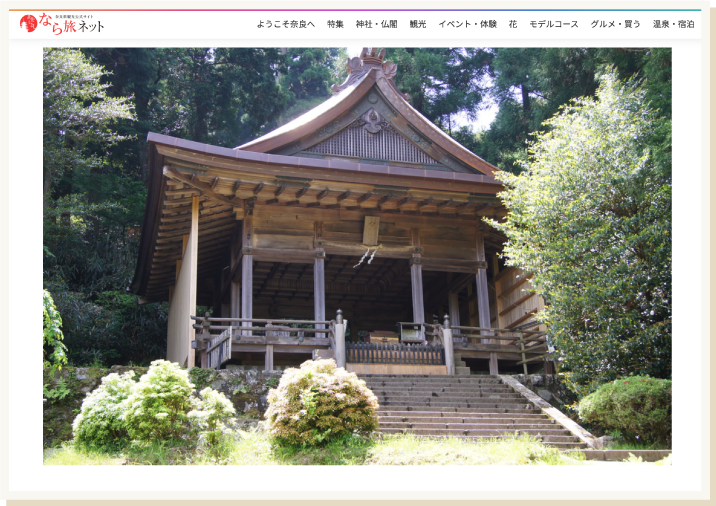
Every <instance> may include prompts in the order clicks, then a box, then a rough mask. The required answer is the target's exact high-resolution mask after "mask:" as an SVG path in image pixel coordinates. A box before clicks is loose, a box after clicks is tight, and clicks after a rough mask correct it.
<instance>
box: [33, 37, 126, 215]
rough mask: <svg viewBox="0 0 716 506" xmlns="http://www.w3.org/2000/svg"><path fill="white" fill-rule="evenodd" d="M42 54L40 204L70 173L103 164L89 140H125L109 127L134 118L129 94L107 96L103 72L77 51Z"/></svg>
mask: <svg viewBox="0 0 716 506" xmlns="http://www.w3.org/2000/svg"><path fill="white" fill-rule="evenodd" d="M42 56H43V78H44V85H43V122H42V126H43V179H44V181H43V195H44V197H45V206H47V202H48V199H49V198H50V196H51V193H52V190H53V188H54V186H55V185H56V183H57V182H58V181H59V180H60V178H62V177H63V176H64V175H65V174H66V173H68V172H71V171H82V170H84V171H87V170H89V169H91V168H94V167H97V166H99V165H101V163H102V154H101V153H97V152H92V153H91V152H89V150H88V149H87V145H88V144H89V143H90V142H101V143H102V144H104V145H111V144H114V143H116V142H118V141H120V140H123V139H125V137H124V136H122V135H120V134H118V133H117V132H116V131H114V130H113V129H112V127H113V126H114V125H115V124H116V122H117V121H118V120H120V119H133V118H134V112H133V105H132V103H131V98H130V97H110V96H108V94H107V87H108V86H109V85H108V84H104V83H102V82H101V79H102V77H103V76H105V75H106V74H107V71H106V70H105V69H103V68H102V67H101V66H99V65H95V64H93V63H91V62H90V61H89V60H88V59H87V58H86V57H85V56H84V55H83V54H82V53H81V52H80V51H78V50H76V49H68V48H57V49H52V48H45V49H44V50H43V53H42Z"/></svg>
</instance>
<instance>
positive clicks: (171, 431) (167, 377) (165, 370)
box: [123, 360, 199, 441]
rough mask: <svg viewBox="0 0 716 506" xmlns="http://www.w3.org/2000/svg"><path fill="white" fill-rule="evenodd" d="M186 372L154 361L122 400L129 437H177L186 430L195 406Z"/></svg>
mask: <svg viewBox="0 0 716 506" xmlns="http://www.w3.org/2000/svg"><path fill="white" fill-rule="evenodd" d="M193 394H194V384H193V383H192V382H191V381H190V380H189V373H188V372H187V371H186V370H184V369H182V368H181V367H179V365H178V364H176V363H173V362H168V361H166V360H155V361H154V362H152V364H151V367H150V368H149V370H148V371H147V374H145V375H144V376H142V377H141V378H140V380H139V382H138V383H137V384H136V385H135V386H134V388H133V389H132V393H131V395H130V396H129V398H128V399H127V400H126V401H125V411H124V415H123V416H124V420H125V422H126V424H127V429H128V431H129V435H130V436H131V438H132V439H138V440H140V441H150V440H153V439H180V438H181V437H182V436H185V435H186V433H187V431H188V430H189V429H190V423H189V417H188V413H189V412H190V411H192V410H194V409H196V408H198V405H199V401H198V399H196V398H195V397H194V395H193Z"/></svg>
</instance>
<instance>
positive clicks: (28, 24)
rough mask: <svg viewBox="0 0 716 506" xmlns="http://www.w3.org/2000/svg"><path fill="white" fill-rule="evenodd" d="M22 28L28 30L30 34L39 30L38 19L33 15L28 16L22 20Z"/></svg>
mask: <svg viewBox="0 0 716 506" xmlns="http://www.w3.org/2000/svg"><path fill="white" fill-rule="evenodd" d="M20 28H22V29H23V30H27V32H28V33H30V32H34V31H35V28H37V19H36V18H35V16H33V15H32V14H27V15H25V16H23V17H22V19H21V20H20Z"/></svg>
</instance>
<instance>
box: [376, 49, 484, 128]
mask: <svg viewBox="0 0 716 506" xmlns="http://www.w3.org/2000/svg"><path fill="white" fill-rule="evenodd" d="M386 59H388V60H390V61H392V62H393V63H396V64H397V65H398V73H397V74H396V76H395V82H396V85H397V87H398V89H399V90H400V91H401V92H403V93H407V94H408V95H410V103H411V105H412V106H413V107H415V108H416V109H417V110H418V111H420V112H421V113H422V114H423V115H425V117H427V118H428V119H429V120H431V121H433V122H435V123H437V124H438V125H439V126H442V127H443V128H445V129H446V130H448V131H450V132H452V129H453V123H454V121H455V116H456V115H457V114H464V115H465V116H466V117H467V118H468V119H471V120H472V119H475V117H476V113H477V111H478V110H479V108H480V107H481V106H483V105H484V104H483V100H484V99H485V98H486V93H487V90H486V82H485V78H486V76H487V73H488V70H489V63H490V59H491V55H490V53H489V52H488V51H486V50H485V49H483V48H464V47H455V48H404V49H403V48H393V49H389V50H388V54H387V56H386Z"/></svg>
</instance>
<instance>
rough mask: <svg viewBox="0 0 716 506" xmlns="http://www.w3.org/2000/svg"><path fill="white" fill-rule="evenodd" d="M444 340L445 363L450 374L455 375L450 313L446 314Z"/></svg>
mask: <svg viewBox="0 0 716 506" xmlns="http://www.w3.org/2000/svg"><path fill="white" fill-rule="evenodd" d="M442 340H443V347H444V348H445V365H446V366H447V373H448V376H455V354H454V351H453V342H452V329H451V328H450V315H445V325H444V326H443V328H442Z"/></svg>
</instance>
